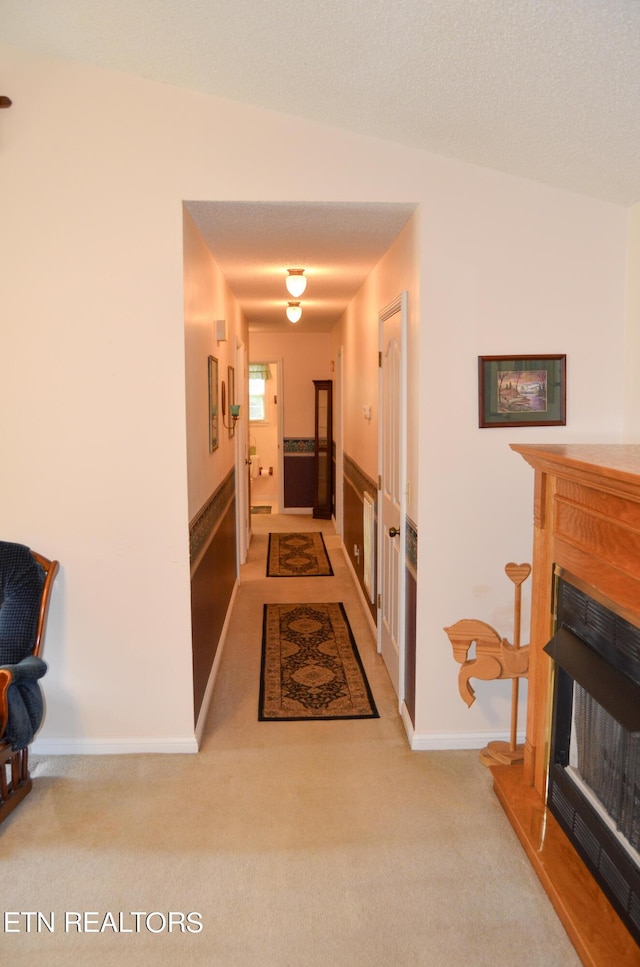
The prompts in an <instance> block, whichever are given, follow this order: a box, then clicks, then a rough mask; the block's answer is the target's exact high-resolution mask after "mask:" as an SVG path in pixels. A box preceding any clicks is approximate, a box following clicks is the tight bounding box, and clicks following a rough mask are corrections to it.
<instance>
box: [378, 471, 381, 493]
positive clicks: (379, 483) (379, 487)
mask: <svg viewBox="0 0 640 967" xmlns="http://www.w3.org/2000/svg"><path fill="white" fill-rule="evenodd" d="M378 490H382V477H381V476H380V474H378Z"/></svg>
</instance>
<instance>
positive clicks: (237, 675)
mask: <svg viewBox="0 0 640 967" xmlns="http://www.w3.org/2000/svg"><path fill="white" fill-rule="evenodd" d="M263 520H264V522H265V531H264V532H261V531H260V529H259V527H258V528H256V527H254V539H253V541H252V545H251V550H250V559H249V562H248V564H247V566H246V567H245V568H243V573H242V583H241V586H240V588H239V591H238V595H237V599H236V604H235V607H234V612H233V615H232V618H231V625H230V631H229V636H228V639H227V642H226V645H225V650H224V654H223V659H222V662H221V667H220V673H219V676H218V681H217V683H216V688H215V690H214V696H213V704H212V709H211V711H210V714H209V718H208V721H207V727H206V733H205V737H204V741H203V747H202V750H201V752H200V754H199V755H197V756H186V755H185V756H159V755H157V756H151V755H144V756H117V757H116V756H96V757H87V756H77V757H48V758H40V759H39V760H38V761H36V762H34V769H33V773H34V777H35V786H34V790H33V792H32V794H31V795H30V796H29V797H28V798H27V799H26V800H25V802H24V803H23V804H22V805H21V807H20V808H19V809H18V810H17V811H16V813H15V814H14V815H13V816H12V817H11V818H10V819H9V820H8V821H7V822H6V823H4V824H3V825H2V826H0V858H1V860H2V905H3V911H4V912H5V914H6V912H10V913H17V912H19V911H24V912H29V911H33V912H36V911H40V912H44V913H45V914H46V915H47V916H49V915H50V913H52V912H53V913H54V915H55V932H53V933H49V932H48V931H47V930H46V928H44V927H43V928H42V931H41V932H37V931H36V929H35V921H34V920H33V918H31V926H32V932H30V933H27V932H26V924H27V919H28V918H26V917H22V918H9V921H8V923H9V926H13V927H14V929H15V926H16V925H19V927H20V931H19V932H13V931H7V929H6V922H4V923H3V924H2V925H1V928H2V929H3V933H2V937H1V940H0V948H1V950H2V962H3V963H6V964H11V965H12V967H22V965H25V967H26V965H31V964H34V963H38V964H42V965H44V967H67V965H73V967H84V965H85V964H87V965H88V964H91V965H92V967H93V965H98V967H109V965H114V967H115V965H127V967H128V965H132V967H138V965H141V967H142V965H149V967H152V965H153V967H158V965H159V967H163V965H175V964H178V963H180V964H182V963H184V964H185V965H214V967H395V965H403V967H441V965H442V967H445V965H447V967H485V965H486V967H516V965H517V967H565V965H566V967H576V965H578V964H579V960H578V958H577V955H576V954H575V952H574V950H573V947H572V946H571V944H570V942H569V940H568V938H567V936H566V934H565V932H564V930H563V928H562V926H561V925H560V923H559V921H558V919H557V918H556V916H555V913H554V911H553V909H552V907H551V905H550V903H549V901H548V900H547V897H546V895H545V894H544V891H543V890H542V887H541V886H540V884H539V883H538V880H537V879H536V877H535V874H534V873H533V871H532V870H531V868H530V866H529V864H528V862H527V860H526V858H525V856H524V853H523V851H522V849H521V847H520V845H519V844H518V842H517V840H516V838H515V835H514V833H513V831H512V829H511V827H510V825H509V823H508V821H507V819H506V817H505V816H504V813H503V812H502V809H501V808H500V806H499V804H498V802H497V800H496V798H495V796H494V795H493V792H492V790H491V779H490V775H489V773H488V772H487V770H486V769H485V768H484V767H483V766H482V765H480V763H479V761H478V755H477V752H451V753H448V752H437V753H416V752H411V751H410V750H409V748H408V745H407V741H406V737H405V734H404V730H403V728H402V725H401V722H400V719H399V717H398V714H397V709H396V702H395V697H394V695H393V693H392V690H391V686H390V684H389V681H388V678H387V676H386V672H385V669H384V667H383V664H382V662H381V659H380V658H379V656H378V655H377V653H376V651H375V646H374V641H373V637H372V635H371V632H370V630H369V625H368V623H367V620H366V618H365V615H364V611H363V609H362V607H361V605H360V601H359V599H358V597H357V595H356V592H355V590H354V588H353V586H352V584H351V581H350V578H349V574H348V571H347V567H346V564H345V562H344V559H343V557H342V552H341V551H340V550H339V540H338V539H337V538H336V537H331V536H330V530H328V529H327V525H326V524H325V523H324V522H312V521H310V519H308V518H302V519H301V518H300V517H297V518H294V520H295V521H296V528H300V524H301V522H302V521H304V528H303V529H304V530H310V529H314V528H315V526H316V525H320V526H319V527H318V529H321V530H323V531H324V533H325V537H326V542H327V548H328V550H329V554H330V556H331V559H332V564H333V567H334V571H335V576H334V577H327V578H295V579H291V580H289V581H285V582H282V581H273V580H270V579H268V578H266V577H265V576H264V575H265V557H266V548H267V533H266V532H267V530H269V529H270V530H274V521H275V522H276V526H277V527H279V526H282V530H285V531H286V530H292V529H295V528H293V527H292V526H291V523H292V521H291V518H283V519H282V521H279V519H278V518H277V517H276V518H273V517H272V518H271V519H269V517H265V518H263ZM294 586H295V587H296V588H297V594H298V595H299V598H300V600H305V601H314V600H315V601H322V600H332V599H333V600H341V601H344V602H345V607H346V610H347V614H348V617H349V622H350V624H351V627H352V629H353V632H354V635H355V638H356V641H357V643H358V648H359V650H360V653H361V655H362V658H363V663H364V665H365V668H366V672H367V676H368V678H369V682H370V684H371V686H372V689H373V692H374V696H375V700H376V704H377V706H378V710H379V712H380V718H379V719H371V720H354V721H333V722H290V723H282V722H277V723H269V722H259V721H258V718H257V708H258V687H259V669H260V643H261V629H262V606H263V604H264V602H266V601H284V600H291V594H292V588H293V587H294ZM45 681H46V680H45ZM148 687H150V688H151V687H153V682H152V681H150V682H149V685H148ZM116 707H117V706H116ZM67 911H69V912H82V911H88V912H92V911H94V912H95V913H96V914H97V917H95V918H92V919H90V920H89V925H90V926H91V925H93V926H94V927H97V928H98V929H99V926H100V924H101V922H102V920H103V918H104V915H105V913H106V912H112V913H113V914H114V918H115V920H116V922H117V915H118V913H124V914H125V918H124V920H123V926H124V927H125V928H129V929H132V924H133V923H134V922H135V920H133V919H132V918H131V913H132V912H136V911H139V912H146V913H149V912H155V911H157V912H158V913H163V914H164V915H165V917H167V916H168V913H169V912H173V913H174V914H178V913H184V914H186V913H188V912H197V913H199V914H200V915H201V920H202V924H203V929H202V931H201V932H200V933H187V932H184V933H182V932H180V931H179V930H174V931H173V932H171V933H169V932H167V931H166V930H165V931H161V932H158V933H153V932H152V930H156V929H158V928H159V927H160V926H161V923H162V920H161V918H160V917H155V918H152V919H151V920H150V921H149V924H150V926H151V928H152V929H151V930H149V929H147V928H146V927H145V925H144V918H140V919H141V929H140V931H139V932H132V933H114V932H113V930H112V929H110V928H109V927H107V928H106V929H105V931H104V932H102V933H100V932H88V933H78V932H77V931H76V930H75V929H72V930H71V931H68V932H66V931H65V930H64V914H65V912H67ZM174 919H176V918H174Z"/></svg>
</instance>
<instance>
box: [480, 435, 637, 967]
mask: <svg viewBox="0 0 640 967" xmlns="http://www.w3.org/2000/svg"><path fill="white" fill-rule="evenodd" d="M512 449H513V450H515V451H516V452H518V453H519V454H520V455H521V456H522V457H523V458H524V459H525V460H526V461H527V463H529V464H530V465H531V467H533V469H534V471H535V487H534V508H533V523H534V545H533V578H532V580H533V584H532V601H533V602H535V607H532V613H531V638H530V642H531V649H530V661H529V693H528V707H527V730H526V742H525V755H524V765H523V766H521V767H517V766H516V767H514V766H502V767H495V768H494V769H493V774H494V787H495V790H496V793H497V795H498V798H499V799H500V801H501V803H502V805H503V806H504V809H505V811H506V813H507V815H508V816H509V819H510V820H511V822H512V824H513V826H514V828H515V830H516V832H517V833H518V836H519V837H520V840H521V842H522V844H523V846H524V848H525V850H526V852H527V854H528V856H529V859H530V860H531V862H532V864H533V866H534V868H535V869H536V872H537V873H538V875H539V876H540V879H541V881H542V883H543V884H544V886H545V889H546V890H547V892H548V894H549V897H550V899H551V900H552V902H553V904H554V906H555V908H556V911H557V912H558V914H559V916H560V918H561V920H562V921H563V923H564V925H565V928H566V929H567V932H568V933H569V936H570V937H571V939H572V941H573V943H574V945H575V947H576V949H577V951H578V953H579V955H580V957H581V958H582V960H583V962H584V963H585V964H590V965H593V967H596V965H598V967H610V965H611V964H614V963H615V964H616V965H626V964H628V965H631V964H633V965H636V967H638V965H640V950H639V949H638V947H637V945H636V944H635V942H634V940H633V938H632V937H631V936H630V934H629V933H628V931H627V930H626V928H625V927H624V925H623V924H622V922H621V921H620V919H619V917H618V916H617V914H616V913H615V911H614V910H613V908H612V907H611V905H610V903H609V901H608V900H607V899H606V897H605V896H604V894H603V893H602V891H601V890H600V888H599V887H598V885H597V884H596V883H595V881H594V880H593V878H592V877H591V874H590V873H589V871H588V870H587V868H586V867H585V866H584V864H583V863H582V860H581V859H580V858H579V857H578V856H577V854H576V853H575V851H574V850H573V847H572V846H571V844H570V843H569V840H568V839H567V838H566V837H565V835H564V833H563V832H562V831H561V830H560V828H559V827H558V825H557V823H556V821H555V819H554V817H553V816H552V815H551V813H550V812H549V811H548V810H547V809H546V805H545V797H546V788H547V767H548V758H549V749H548V745H549V730H550V729H549V718H550V707H551V701H552V696H551V661H550V659H549V658H548V657H547V655H546V654H545V653H544V652H543V650H542V649H543V647H544V646H545V645H546V643H547V642H548V641H549V639H550V637H551V635H552V633H553V615H552V608H553V572H554V568H561V569H562V571H563V572H564V573H567V574H569V575H571V576H572V577H573V578H574V579H576V580H577V581H579V582H581V583H582V584H583V585H585V586H586V587H588V588H589V589H590V590H592V591H593V594H594V596H595V597H597V598H600V599H602V600H604V601H606V602H611V603H612V604H613V605H615V608H616V609H617V610H618V612H619V613H621V614H622V615H623V616H624V617H626V618H627V620H629V621H631V622H632V623H634V624H636V625H640V445H617V444H611V445H608V444H602V445H582V444H575V445H573V444H569V445H539V446H536V445H523V444H512Z"/></svg>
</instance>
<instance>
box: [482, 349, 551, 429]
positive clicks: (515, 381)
mask: <svg viewBox="0 0 640 967" xmlns="http://www.w3.org/2000/svg"><path fill="white" fill-rule="evenodd" d="M566 373H567V357H566V355H541V356H478V407H479V420H478V425H479V426H480V427H481V428H486V427H496V426H566V422H567V416H566V401H567V381H566Z"/></svg>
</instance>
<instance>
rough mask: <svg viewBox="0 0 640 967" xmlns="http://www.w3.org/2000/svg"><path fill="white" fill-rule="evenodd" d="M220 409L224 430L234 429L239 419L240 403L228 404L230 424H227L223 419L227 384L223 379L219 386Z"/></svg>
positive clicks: (225, 408) (225, 411)
mask: <svg viewBox="0 0 640 967" xmlns="http://www.w3.org/2000/svg"><path fill="white" fill-rule="evenodd" d="M220 409H221V410H222V425H223V426H224V428H225V429H226V430H234V431H235V428H236V423H237V422H238V420H239V419H240V404H239V403H230V404H229V416H230V417H231V424H230V425H227V424H226V423H225V420H224V418H225V416H226V415H227V386H226V383H225V381H224V380H222V386H221V387H220Z"/></svg>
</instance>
